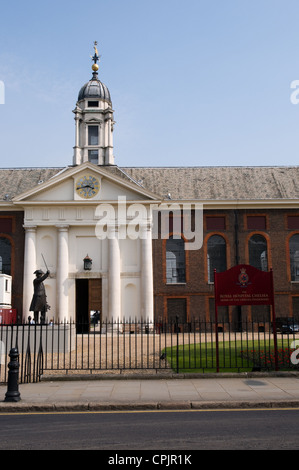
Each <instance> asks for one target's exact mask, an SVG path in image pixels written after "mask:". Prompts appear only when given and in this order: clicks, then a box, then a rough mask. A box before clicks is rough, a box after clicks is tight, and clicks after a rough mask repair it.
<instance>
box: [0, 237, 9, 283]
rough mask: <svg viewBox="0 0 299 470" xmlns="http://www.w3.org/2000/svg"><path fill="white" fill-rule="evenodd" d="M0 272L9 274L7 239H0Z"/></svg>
mask: <svg viewBox="0 0 299 470" xmlns="http://www.w3.org/2000/svg"><path fill="white" fill-rule="evenodd" d="M0 272H1V273H2V274H9V275H10V274H11V244H10V241H9V240H8V238H0Z"/></svg>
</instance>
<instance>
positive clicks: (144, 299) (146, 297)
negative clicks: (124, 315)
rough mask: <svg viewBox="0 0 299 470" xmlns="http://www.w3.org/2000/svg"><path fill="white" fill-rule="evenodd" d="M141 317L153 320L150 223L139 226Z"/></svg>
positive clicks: (145, 319)
mask: <svg viewBox="0 0 299 470" xmlns="http://www.w3.org/2000/svg"><path fill="white" fill-rule="evenodd" d="M140 228H141V240H140V243H141V318H142V320H144V321H149V322H153V321H154V299H153V296H154V289H153V255H152V230H151V225H150V224H144V225H142V226H141V227H140Z"/></svg>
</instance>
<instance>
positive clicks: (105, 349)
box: [0, 319, 299, 383]
mask: <svg viewBox="0 0 299 470" xmlns="http://www.w3.org/2000/svg"><path fill="white" fill-rule="evenodd" d="M12 347H17V348H18V352H19V362H20V372H19V380H20V383H26V382H37V381H39V380H40V378H41V376H42V375H51V374H62V375H63V374H75V373H100V372H106V371H111V372H119V371H140V370H155V371H164V372H166V371H169V372H177V373H178V372H181V373H188V372H202V373H203V372H204V373H209V372H221V371H226V372H240V371H252V370H260V371H263V370H278V369H279V370H298V364H297V362H299V360H298V359H297V352H296V351H297V348H299V328H297V327H296V325H294V324H292V323H286V324H284V325H283V326H281V327H280V326H279V327H278V329H277V332H276V341H274V332H273V328H272V324H271V323H269V322H242V323H240V324H238V323H234V324H233V323H228V322H218V324H217V325H216V324H215V323H213V322H205V321H199V320H194V321H192V322H188V323H183V322H180V321H179V320H178V319H177V320H176V321H175V322H173V323H163V322H161V323H158V322H155V323H150V322H143V321H128V322H120V321H116V322H109V321H103V322H100V321H97V320H96V321H93V322H92V323H88V324H82V323H76V322H68V323H66V322H65V323H55V324H44V325H39V324H36V325H29V324H22V325H3V324H2V325H0V382H1V383H6V381H7V365H8V361H9V358H8V354H9V351H10V349H11V348H12ZM298 355H299V349H298Z"/></svg>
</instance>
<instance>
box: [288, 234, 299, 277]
mask: <svg viewBox="0 0 299 470" xmlns="http://www.w3.org/2000/svg"><path fill="white" fill-rule="evenodd" d="M290 265H291V281H299V234H298V235H293V236H292V237H291V239H290Z"/></svg>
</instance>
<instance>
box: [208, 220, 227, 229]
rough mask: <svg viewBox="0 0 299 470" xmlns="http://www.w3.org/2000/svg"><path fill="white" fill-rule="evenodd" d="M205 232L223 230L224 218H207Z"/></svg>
mask: <svg viewBox="0 0 299 470" xmlns="http://www.w3.org/2000/svg"><path fill="white" fill-rule="evenodd" d="M206 224H207V230H225V217H207V218H206Z"/></svg>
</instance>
